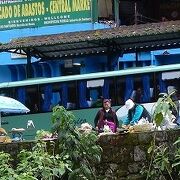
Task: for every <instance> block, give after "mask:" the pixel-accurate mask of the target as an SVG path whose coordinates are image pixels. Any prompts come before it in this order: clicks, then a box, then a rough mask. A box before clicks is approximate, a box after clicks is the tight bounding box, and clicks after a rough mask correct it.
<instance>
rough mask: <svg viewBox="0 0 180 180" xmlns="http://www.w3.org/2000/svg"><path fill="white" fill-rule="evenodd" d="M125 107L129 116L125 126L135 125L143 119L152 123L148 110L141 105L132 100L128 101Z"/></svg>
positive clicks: (124, 122)
mask: <svg viewBox="0 0 180 180" xmlns="http://www.w3.org/2000/svg"><path fill="white" fill-rule="evenodd" d="M125 106H126V108H127V109H128V116H127V118H126V119H125V120H124V121H123V124H124V125H134V124H135V123H137V122H138V121H139V120H140V119H141V118H145V119H148V121H149V122H150V121H151V116H150V114H149V113H148V111H147V110H146V108H145V107H144V106H142V105H140V104H136V103H135V102H134V101H133V100H132V99H128V100H127V101H126V102H125Z"/></svg>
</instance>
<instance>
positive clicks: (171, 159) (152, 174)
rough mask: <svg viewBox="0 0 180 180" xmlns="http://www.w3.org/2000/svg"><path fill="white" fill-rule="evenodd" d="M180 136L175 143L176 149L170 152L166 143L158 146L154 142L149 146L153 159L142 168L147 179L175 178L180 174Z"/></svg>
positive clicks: (172, 179) (166, 179)
mask: <svg viewBox="0 0 180 180" xmlns="http://www.w3.org/2000/svg"><path fill="white" fill-rule="evenodd" d="M179 144H180V138H179V139H178V140H177V141H175V143H174V144H173V146H174V148H175V151H174V153H172V152H170V150H169V148H168V147H167V146H166V145H161V146H157V145H155V144H154V143H152V145H151V146H150V147H149V149H148V153H149V154H151V161H150V163H149V165H148V166H144V167H143V169H142V170H141V173H142V174H145V175H146V180H148V179H150V180H156V179H164V180H168V179H171V180H174V179H175V178H176V177H177V176H178V174H180V150H179Z"/></svg>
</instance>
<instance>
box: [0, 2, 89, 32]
mask: <svg viewBox="0 0 180 180" xmlns="http://www.w3.org/2000/svg"><path fill="white" fill-rule="evenodd" d="M91 1H92V0H7V1H1V2H0V30H7V29H15V28H29V27H42V26H52V25H57V24H65V23H82V22H89V21H91V20H92V11H91V3H92V2H91Z"/></svg>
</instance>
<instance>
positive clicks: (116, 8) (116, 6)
mask: <svg viewBox="0 0 180 180" xmlns="http://www.w3.org/2000/svg"><path fill="white" fill-rule="evenodd" d="M114 16H115V17H114V19H115V23H116V27H119V25H120V22H119V0H114Z"/></svg>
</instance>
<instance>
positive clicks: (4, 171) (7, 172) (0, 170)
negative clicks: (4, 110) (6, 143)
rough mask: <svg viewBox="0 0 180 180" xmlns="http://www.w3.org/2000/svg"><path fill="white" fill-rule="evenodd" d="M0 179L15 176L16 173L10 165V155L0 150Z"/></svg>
mask: <svg viewBox="0 0 180 180" xmlns="http://www.w3.org/2000/svg"><path fill="white" fill-rule="evenodd" d="M0 161H1V163H0V179H2V180H9V179H11V178H13V177H14V176H16V173H15V171H14V169H13V167H12V165H11V161H12V159H11V156H10V154H8V153H5V152H0Z"/></svg>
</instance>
